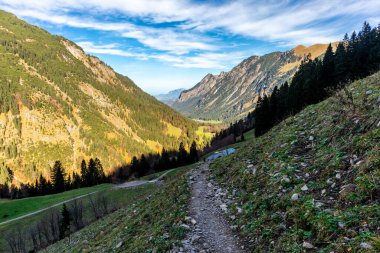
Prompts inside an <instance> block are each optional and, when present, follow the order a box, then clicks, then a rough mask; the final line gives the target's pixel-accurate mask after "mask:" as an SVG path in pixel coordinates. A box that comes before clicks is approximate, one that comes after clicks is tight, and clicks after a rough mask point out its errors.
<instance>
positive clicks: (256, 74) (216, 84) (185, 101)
mask: <svg viewBox="0 0 380 253" xmlns="http://www.w3.org/2000/svg"><path fill="white" fill-rule="evenodd" d="M337 44H338V43H333V44H332V45H333V49H334V50H335V48H336V46H337ZM327 46H328V44H315V45H312V46H308V47H306V46H303V45H299V46H297V47H295V48H293V49H291V50H289V51H286V52H273V53H269V54H266V55H263V56H251V57H249V58H247V59H245V60H244V61H242V62H241V63H240V64H238V65H237V66H236V67H234V68H233V69H232V70H231V71H229V72H221V73H220V74H218V75H212V74H208V75H206V76H205V77H204V78H203V79H202V80H201V81H200V82H199V83H197V84H196V85H195V86H194V87H193V88H191V89H189V90H185V91H183V92H182V93H181V94H180V96H179V98H178V100H176V101H175V102H174V104H173V105H172V106H173V108H175V109H176V110H178V111H179V112H181V113H183V114H185V115H186V116H189V117H191V118H195V119H202V120H219V121H231V120H233V119H237V118H241V117H242V116H244V115H245V114H246V113H247V112H249V111H251V110H253V109H254V108H255V106H256V102H257V99H258V97H259V96H262V95H264V94H270V93H271V91H272V90H273V89H274V87H275V86H278V87H279V86H281V85H282V84H284V83H285V82H286V81H290V79H291V77H292V76H293V75H294V73H295V72H296V70H297V68H298V66H299V65H300V64H301V61H302V60H303V59H305V58H306V57H308V56H310V58H312V59H314V58H317V57H320V56H321V55H323V54H324V52H325V51H326V48H327Z"/></svg>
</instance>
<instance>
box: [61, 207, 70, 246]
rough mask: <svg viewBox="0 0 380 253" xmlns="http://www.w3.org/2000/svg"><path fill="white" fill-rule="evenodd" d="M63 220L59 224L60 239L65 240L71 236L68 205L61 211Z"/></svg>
mask: <svg viewBox="0 0 380 253" xmlns="http://www.w3.org/2000/svg"><path fill="white" fill-rule="evenodd" d="M61 216H62V217H61V220H60V224H59V239H63V238H65V237H66V236H67V235H69V234H70V221H71V218H70V212H69V210H68V209H67V207H66V204H63V206H62V211H61Z"/></svg>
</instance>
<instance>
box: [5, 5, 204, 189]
mask: <svg viewBox="0 0 380 253" xmlns="http://www.w3.org/2000/svg"><path fill="white" fill-rule="evenodd" d="M0 83H1V85H0V98H1V99H0V101H1V104H0V163H1V175H2V176H1V178H2V180H3V181H4V179H6V178H9V173H8V169H7V168H6V167H9V168H10V169H11V170H13V172H14V179H16V181H17V180H18V181H21V182H26V181H33V180H34V179H36V178H37V177H39V175H40V173H42V174H43V175H44V176H47V177H49V176H50V175H49V173H50V168H51V167H52V166H53V164H54V161H56V160H60V161H61V162H62V164H63V166H64V167H65V168H67V170H68V172H70V171H73V170H77V171H78V170H79V167H80V162H81V161H82V159H86V160H88V159H89V158H91V157H92V158H94V157H98V158H99V159H100V160H101V161H102V164H103V166H104V168H105V170H106V172H107V171H109V170H110V169H112V168H114V167H115V166H119V165H121V164H123V163H126V162H130V160H131V158H132V157H133V156H134V155H140V154H142V153H145V154H148V153H157V152H161V150H162V148H163V147H164V148H166V149H167V150H178V147H179V144H180V142H183V143H184V144H185V148H187V149H189V147H190V144H191V142H192V141H193V140H196V141H197V142H198V144H199V146H202V145H204V143H205V141H206V140H205V139H204V135H203V132H202V131H198V134H197V133H196V132H197V130H198V125H197V124H196V123H194V122H192V121H190V120H188V119H186V118H185V117H183V116H181V115H180V114H179V113H176V112H175V111H174V110H172V109H171V108H169V107H168V106H166V105H164V104H162V103H161V102H158V101H157V100H156V99H155V98H153V97H152V96H150V95H148V94H146V93H144V92H143V91H142V90H141V89H140V88H138V87H137V86H136V85H135V84H134V83H133V81H131V80H130V79H129V78H128V77H126V76H123V75H120V74H118V73H116V72H114V71H113V70H112V69H111V68H110V67H109V66H107V65H106V64H105V63H103V62H102V61H101V60H99V59H98V58H96V57H93V56H88V55H86V54H85V53H84V51H83V50H82V49H81V48H80V47H78V46H77V45H75V44H74V43H73V42H71V41H69V40H67V39H65V38H63V37H59V36H53V35H51V34H49V33H48V32H46V31H45V30H42V29H40V28H38V27H35V26H32V25H30V24H28V23H26V22H24V21H22V20H19V19H18V18H17V17H16V16H14V15H12V14H9V13H6V12H3V11H1V12H0ZM0 183H2V182H1V181H0Z"/></svg>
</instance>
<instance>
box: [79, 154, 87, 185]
mask: <svg viewBox="0 0 380 253" xmlns="http://www.w3.org/2000/svg"><path fill="white" fill-rule="evenodd" d="M80 174H81V177H82V185H83V186H88V184H89V174H88V169H87V164H86V161H85V160H84V159H83V160H82V163H81V164H80Z"/></svg>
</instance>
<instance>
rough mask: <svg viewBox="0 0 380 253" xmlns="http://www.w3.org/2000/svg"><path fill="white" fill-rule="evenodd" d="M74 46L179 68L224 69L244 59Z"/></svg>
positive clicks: (239, 56)
mask: <svg viewBox="0 0 380 253" xmlns="http://www.w3.org/2000/svg"><path fill="white" fill-rule="evenodd" d="M76 44H78V45H79V46H80V47H82V48H83V50H84V51H85V52H87V53H94V54H108V55H118V56H127V57H136V58H138V59H140V60H149V59H155V60H158V61H161V62H166V63H170V64H173V66H176V67H180V68H200V69H225V68H227V67H230V66H231V65H233V64H236V63H238V62H239V61H240V60H242V59H243V58H244V54H241V53H240V54H238V53H226V54H223V53H200V54H195V55H192V56H185V55H173V54H153V53H152V54H143V53H140V54H138V53H133V52H128V51H125V50H121V49H120V48H119V45H118V44H116V43H112V44H103V45H95V44H94V43H92V42H90V41H80V42H77V43H76ZM222 63H228V64H222Z"/></svg>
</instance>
